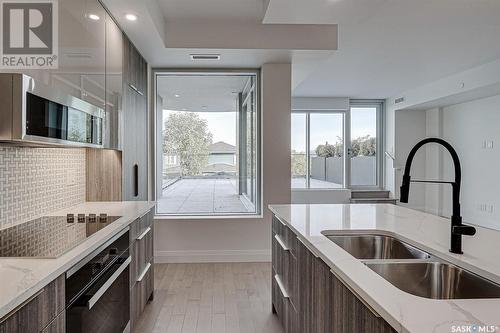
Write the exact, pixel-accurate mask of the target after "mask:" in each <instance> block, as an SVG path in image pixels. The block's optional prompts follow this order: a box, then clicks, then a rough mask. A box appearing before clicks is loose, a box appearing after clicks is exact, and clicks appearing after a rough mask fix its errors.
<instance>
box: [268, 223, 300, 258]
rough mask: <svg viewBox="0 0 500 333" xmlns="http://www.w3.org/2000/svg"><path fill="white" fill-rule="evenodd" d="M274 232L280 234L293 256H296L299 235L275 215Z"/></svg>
mask: <svg viewBox="0 0 500 333" xmlns="http://www.w3.org/2000/svg"><path fill="white" fill-rule="evenodd" d="M273 233H275V234H276V235H278V237H279V239H280V240H281V241H282V242H283V244H284V245H285V247H286V248H288V249H289V250H290V253H291V254H292V255H293V256H296V252H297V241H298V240H297V236H296V235H295V234H294V233H293V231H292V230H291V229H290V228H289V227H288V226H286V225H285V224H283V223H281V221H280V220H279V218H278V217H277V216H273Z"/></svg>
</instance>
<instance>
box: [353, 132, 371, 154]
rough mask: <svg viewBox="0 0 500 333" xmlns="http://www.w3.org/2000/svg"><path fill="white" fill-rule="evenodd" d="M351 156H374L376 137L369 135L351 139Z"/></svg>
mask: <svg viewBox="0 0 500 333" xmlns="http://www.w3.org/2000/svg"><path fill="white" fill-rule="evenodd" d="M351 147H352V156H353V157H355V156H375V154H376V153H377V144H376V139H375V138H373V137H370V135H366V136H361V137H359V138H357V139H354V140H352V142H351Z"/></svg>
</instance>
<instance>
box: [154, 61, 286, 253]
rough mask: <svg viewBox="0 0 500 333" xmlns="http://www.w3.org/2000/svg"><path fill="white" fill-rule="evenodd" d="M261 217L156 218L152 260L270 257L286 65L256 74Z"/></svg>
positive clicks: (282, 175)
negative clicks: (258, 80)
mask: <svg viewBox="0 0 500 333" xmlns="http://www.w3.org/2000/svg"><path fill="white" fill-rule="evenodd" d="M261 82H262V87H261V88H262V89H261V92H262V93H261V105H262V140H263V143H264V144H263V156H262V163H263V168H262V176H263V206H262V211H263V214H264V215H263V217H261V218H202V219H162V220H156V221H155V222H156V223H155V260H156V261H157V262H204V261H206V262H209V261H210V262H214V261H270V260H271V212H270V211H269V209H268V208H267V206H268V205H269V204H271V203H274V204H279V203H290V200H291V198H290V180H291V174H290V126H291V123H290V122H291V116H290V109H291V65H290V64H264V65H263V66H262V72H261Z"/></svg>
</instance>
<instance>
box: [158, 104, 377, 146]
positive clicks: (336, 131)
mask: <svg viewBox="0 0 500 333" xmlns="http://www.w3.org/2000/svg"><path fill="white" fill-rule="evenodd" d="M171 112H176V111H171V110H163V119H164V121H163V123H165V120H166V119H167V118H168V115H169V114H170V113H171ZM197 114H198V115H199V116H200V118H202V119H205V120H206V121H207V124H208V128H209V131H210V132H211V133H212V134H213V142H218V141H223V142H226V143H229V144H231V145H236V112H197ZM351 124H352V126H351V138H357V137H360V136H365V135H367V134H369V135H370V136H372V137H375V136H376V110H375V109H374V108H353V109H352V111H351ZM310 126H311V149H312V150H314V149H315V148H316V147H317V146H318V145H320V144H325V142H326V141H328V143H330V144H333V143H335V142H337V141H338V137H342V136H343V115H342V114H340V113H331V114H325V113H317V114H311V124H310ZM291 133H292V149H294V150H295V151H296V152H305V151H306V139H305V137H306V129H305V114H303V113H294V114H293V115H292V128H291Z"/></svg>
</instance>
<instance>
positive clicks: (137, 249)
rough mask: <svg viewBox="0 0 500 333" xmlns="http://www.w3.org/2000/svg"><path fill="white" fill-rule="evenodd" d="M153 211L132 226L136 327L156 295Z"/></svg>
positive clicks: (132, 316) (132, 309)
mask: <svg viewBox="0 0 500 333" xmlns="http://www.w3.org/2000/svg"><path fill="white" fill-rule="evenodd" d="M153 229H154V225H153V210H151V211H150V212H148V213H147V214H145V215H144V216H142V217H141V218H139V219H137V220H136V221H134V222H133V223H132V224H131V225H130V255H131V257H132V261H131V263H130V325H131V328H134V327H135V324H136V323H137V320H138V318H139V317H140V315H141V314H142V312H143V311H144V308H145V307H146V303H147V302H148V301H149V300H150V299H152V298H153V293H154V269H153V265H154V261H153V231H154V230H153Z"/></svg>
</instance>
